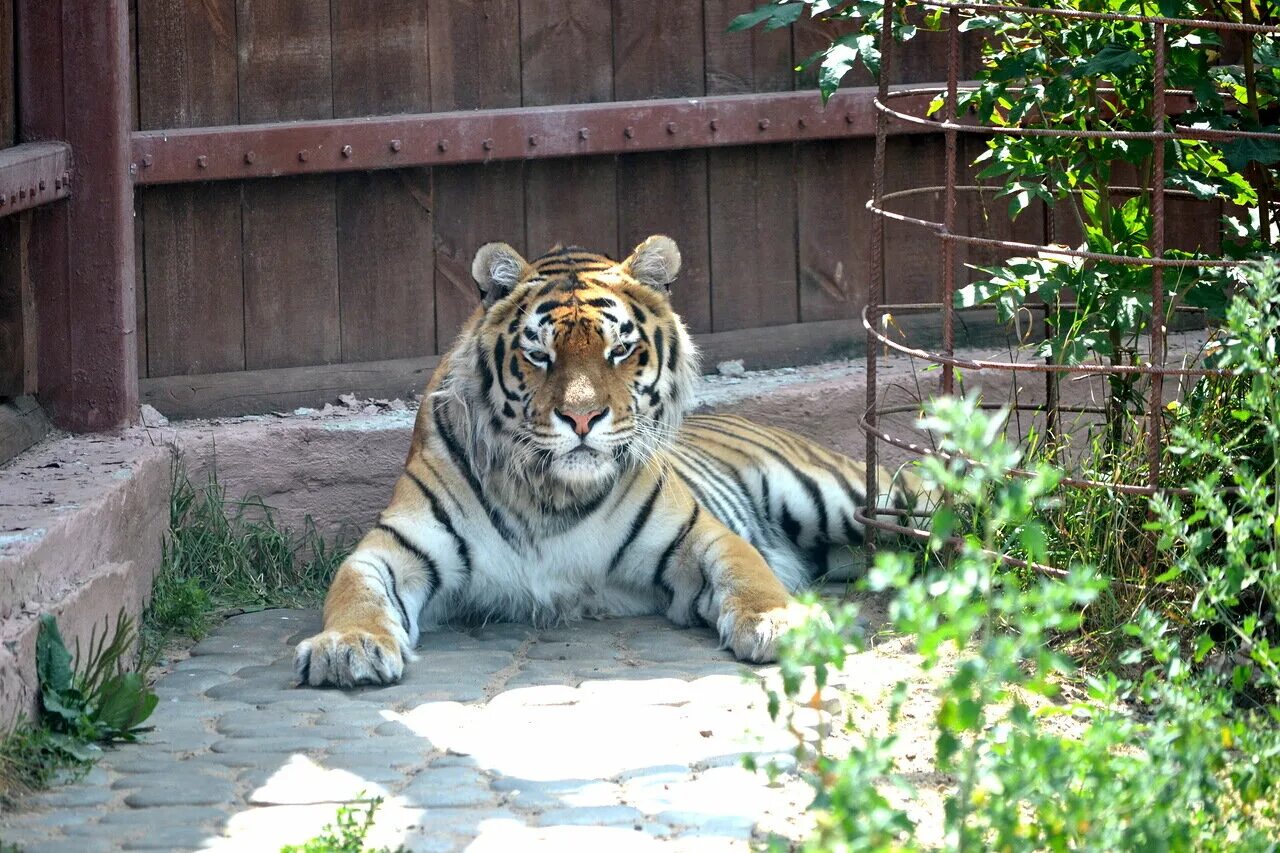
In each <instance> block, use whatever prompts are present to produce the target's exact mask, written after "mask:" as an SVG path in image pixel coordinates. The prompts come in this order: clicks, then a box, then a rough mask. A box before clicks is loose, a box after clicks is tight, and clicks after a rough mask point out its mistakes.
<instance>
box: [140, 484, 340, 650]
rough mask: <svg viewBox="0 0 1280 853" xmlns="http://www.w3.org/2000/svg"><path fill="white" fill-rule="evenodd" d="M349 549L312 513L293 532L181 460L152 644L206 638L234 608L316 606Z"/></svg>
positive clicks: (150, 626)
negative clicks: (189, 470)
mask: <svg viewBox="0 0 1280 853" xmlns="http://www.w3.org/2000/svg"><path fill="white" fill-rule="evenodd" d="M345 556H346V548H345V546H344V545H343V544H342V542H341V541H340V542H339V543H338V544H336V545H330V544H329V543H326V542H325V540H324V537H322V536H321V535H320V533H319V531H318V530H316V527H315V524H314V523H313V522H312V520H311V518H310V517H308V518H307V519H306V521H305V526H304V527H303V529H302V531H301V532H298V533H295V532H294V531H292V530H290V529H288V528H286V527H283V526H281V525H280V524H279V523H278V522H277V520H276V518H275V516H274V514H273V512H272V510H271V508H270V507H268V506H267V505H266V504H265V503H263V502H262V501H261V500H259V499H256V498H248V499H244V500H231V499H229V498H227V494H226V488H225V487H224V486H223V485H222V484H221V483H220V482H219V481H218V479H217V476H216V474H210V476H209V479H208V480H207V482H206V483H205V484H204V485H203V486H199V487H197V486H195V485H194V484H193V483H192V482H191V479H190V478H189V477H188V476H187V474H186V472H185V470H184V468H183V466H182V465H181V464H180V463H175V465H174V469H173V476H172V491H171V497H170V499H169V531H168V535H167V536H166V538H165V542H164V549H163V558H162V562H161V567H160V571H159V572H158V573H157V575H156V579H155V585H154V588H153V590H152V600H151V605H150V606H149V608H148V609H147V611H146V614H145V618H144V634H145V637H146V645H147V647H148V649H149V650H150V651H152V652H153V653H154V652H155V651H156V650H158V649H159V647H160V646H161V645H162V644H163V643H164V642H165V641H166V640H167V639H169V638H175V637H187V638H191V639H200V638H201V637H202V636H203V635H204V634H205V632H206V631H208V629H209V628H210V627H211V626H212V625H213V623H214V621H215V620H216V619H217V618H218V617H219V615H220V614H223V613H226V612H227V611H230V610H241V611H242V610H250V609H262V608H266V607H315V606H317V605H319V604H320V603H321V602H322V601H323V600H324V594H325V590H326V589H327V588H328V585H329V581H330V579H331V578H332V577H333V573H334V572H335V571H336V570H337V568H338V566H339V565H340V564H341V562H342V560H343V558H344V557H345Z"/></svg>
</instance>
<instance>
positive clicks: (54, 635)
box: [36, 613, 74, 693]
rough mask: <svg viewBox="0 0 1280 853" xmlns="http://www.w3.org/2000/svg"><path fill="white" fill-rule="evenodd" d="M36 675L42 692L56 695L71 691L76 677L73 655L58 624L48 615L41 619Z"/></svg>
mask: <svg viewBox="0 0 1280 853" xmlns="http://www.w3.org/2000/svg"><path fill="white" fill-rule="evenodd" d="M36 675H37V676H38V677H39V679H40V686H41V689H42V690H49V691H53V692H56V693H61V692H62V691H64V690H69V689H70V688H71V680H72V678H73V676H74V673H73V672H72V669H71V653H70V652H68V651H67V644H66V643H64V642H63V640H62V634H61V633H60V632H59V631H58V623H57V622H55V621H54V618H53V617H52V616H50V615H49V614H48V613H46V614H44V615H43V616H41V617H40V633H39V635H38V636H37V637H36Z"/></svg>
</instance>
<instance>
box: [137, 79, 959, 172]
mask: <svg viewBox="0 0 1280 853" xmlns="http://www.w3.org/2000/svg"><path fill="white" fill-rule="evenodd" d="M875 96H876V89H875V88H871V87H866V88H854V89H843V90H841V91H839V92H837V93H836V94H835V95H833V96H832V97H831V99H830V100H829V101H828V102H827V104H826V105H825V107H824V105H823V103H822V101H821V99H820V98H819V97H818V95H817V93H816V92H771V93H761V94H747V95H716V96H712V97H706V98H669V99H663V100H649V101H620V102H611V103H602V104H572V105H566V106H550V107H521V108H516V109H500V110H473V111H467V112H447V113H424V114H416V115H398V116H378V117H374V118H354V119H334V120H324V121H300V122H282V123H273V124H258V125H238V126H233V127H203V128H191V129H181V130H148V131H142V132H138V133H134V134H133V156H132V165H131V166H130V171H131V172H132V173H133V176H134V181H135V183H137V184H173V183H188V182H192V181H219V180H236V179H240V178H267V177H278V176H282V175H311V174H322V173H327V172H352V171H364V170H371V169H396V168H402V167H406V166H440V165H451V164H457V163H477V162H487V161H490V160H530V159H541V158H550V157H574V156H580V155H589V154H623V153H627V152H631V151H670V150H678V149H686V148H711V147H719V146H727V145H756V144H761V143H776V142H800V141H804V140H811V139H846V138H859V137H867V138H869V137H871V136H873V135H874V134H875V128H876V108H875V103H874V101H875ZM891 132H893V133H933V132H935V130H934V128H931V127H928V126H919V125H910V124H907V123H898V122H894V124H893V127H892V128H891Z"/></svg>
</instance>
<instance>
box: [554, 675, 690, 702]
mask: <svg viewBox="0 0 1280 853" xmlns="http://www.w3.org/2000/svg"><path fill="white" fill-rule="evenodd" d="M578 692H579V694H580V695H581V696H582V701H583V702H590V703H599V704H603V705H626V706H631V705H683V704H685V703H686V702H688V701H689V695H690V692H689V685H688V683H687V682H685V681H683V680H681V679H679V678H651V677H648V675H647V674H646V677H645V678H642V679H635V680H626V681H584V682H582V684H581V685H579V686H578Z"/></svg>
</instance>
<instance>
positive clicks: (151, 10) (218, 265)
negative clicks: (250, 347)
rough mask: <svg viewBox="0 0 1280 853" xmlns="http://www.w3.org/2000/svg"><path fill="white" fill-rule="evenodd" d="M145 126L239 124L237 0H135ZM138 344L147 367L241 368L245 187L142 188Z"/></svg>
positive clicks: (151, 370)
mask: <svg viewBox="0 0 1280 853" xmlns="http://www.w3.org/2000/svg"><path fill="white" fill-rule="evenodd" d="M138 81H139V87H138V90H139V101H138V112H139V120H140V122H141V126H142V127H143V128H144V129H150V128H172V127H203V126H210V125H215V126H216V125H228V124H235V123H237V121H238V120H239V102H238V100H237V48H236V3H235V0H201V2H193V0H138ZM137 206H138V207H139V208H140V212H141V215H140V217H139V218H138V219H137V220H136V221H137V222H139V223H140V226H141V227H140V228H139V229H138V230H139V231H140V232H145V239H143V242H142V247H141V249H142V252H141V254H139V255H138V258H139V266H140V268H141V270H142V272H143V280H142V282H141V284H140V286H139V291H138V292H139V296H140V298H139V305H140V306H142V309H143V312H142V313H140V315H139V325H138V328H139V330H140V337H141V338H143V339H144V344H143V345H140V347H139V349H140V350H142V351H143V354H145V357H146V366H145V372H144V374H143V375H150V376H170V375H180V374H184V373H208V372H214V371H223V370H242V369H244V279H243V274H242V268H241V263H240V255H241V248H242V247H241V228H242V217H241V212H240V188H239V186H238V185H234V184H228V185H225V186H215V185H210V184H193V185H186V186H173V187H153V188H149V189H146V190H144V191H142V192H140V193H138V204H137Z"/></svg>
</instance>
